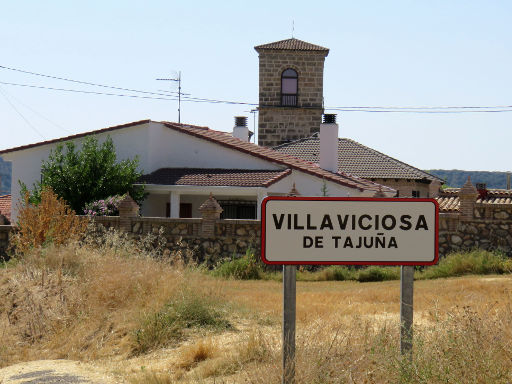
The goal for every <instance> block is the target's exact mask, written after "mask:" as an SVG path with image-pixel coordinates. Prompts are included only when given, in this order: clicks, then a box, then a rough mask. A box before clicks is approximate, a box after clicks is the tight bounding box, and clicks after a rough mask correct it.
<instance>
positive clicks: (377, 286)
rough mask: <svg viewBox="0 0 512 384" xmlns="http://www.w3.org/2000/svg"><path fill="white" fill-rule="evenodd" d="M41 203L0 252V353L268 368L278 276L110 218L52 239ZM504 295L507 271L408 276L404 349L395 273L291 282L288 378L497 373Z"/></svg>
mask: <svg viewBox="0 0 512 384" xmlns="http://www.w3.org/2000/svg"><path fill="white" fill-rule="evenodd" d="M43 206H44V205H43ZM49 206H51V204H50V205H49ZM57 208H58V207H57ZM34 209H36V208H35V207H34ZM54 211H58V212H60V211H62V210H61V209H60V208H58V209H54ZM32 214H33V212H29V215H28V216H27V217H29V218H30V217H35V216H31V215H32ZM47 214H49V215H51V216H52V215H53V214H52V213H51V212H50V213H47ZM62 216H64V217H63V218H62V219H63V220H65V219H66V217H67V214H66V213H64V214H63V215H62ZM52 217H53V218H55V219H57V221H56V222H55V223H56V224H55V225H53V226H52V227H51V228H53V229H52V231H49V232H46V233H43V234H41V232H40V231H32V230H30V231H26V232H25V233H27V234H30V235H27V236H25V237H24V238H22V239H20V240H21V241H23V243H22V244H25V245H26V248H25V249H26V250H27V251H26V252H24V253H23V254H18V258H17V259H16V260H14V262H10V263H9V264H8V265H5V264H4V265H0V266H1V268H0V297H1V298H2V299H1V300H0V367H5V366H9V365H12V364H15V363H19V362H23V361H32V360H40V359H69V360H77V361H82V362H87V363H88V364H92V365H93V366H94V367H96V368H95V369H96V370H97V371H98V372H103V373H104V374H105V375H106V376H108V377H111V376H114V377H116V378H117V381H119V382H128V383H134V384H159V383H264V384H267V383H276V384H277V383H279V382H280V381H281V369H280V366H281V356H280V337H281V321H280V316H281V311H282V307H281V300H282V285H281V283H280V282H278V281H263V280H256V281H240V280H230V279H226V278H219V277H217V278H215V277H212V276H211V275H209V274H205V273H204V271H201V270H200V268H194V267H184V266H183V265H182V263H180V255H172V257H164V256H160V257H155V255H154V254H152V255H151V254H148V253H147V252H145V251H144V249H145V246H144V244H146V243H148V242H151V239H148V242H143V243H142V244H140V243H139V244H134V243H132V242H130V241H128V240H127V239H126V238H125V237H124V236H122V235H120V234H118V233H115V232H109V233H106V234H104V235H103V236H102V237H94V238H92V237H89V238H86V239H85V240H83V239H82V241H81V242H80V243H79V242H77V241H74V242H71V243H68V244H67V245H61V246H58V245H56V244H55V243H56V241H53V240H54V239H56V238H57V237H55V236H56V233H55V230H56V228H62V229H63V230H66V227H65V226H63V225H61V224H62V221H59V220H58V217H56V216H55V215H53V216H52ZM33 221H34V220H33ZM36 222H37V220H35V221H34V223H33V227H37V223H36ZM59 238H60V237H59ZM38 239H39V240H41V239H42V240H41V241H40V242H38V241H39V240H38ZM98 239H99V240H100V241H96V240H98ZM36 240H37V241H36ZM93 240H95V241H93ZM40 244H43V245H44V246H43V247H42V248H41V247H39V246H38V245H40ZM454 260H455V259H454ZM459 261H460V257H459ZM511 296H512V277H511V275H502V276H486V277H478V276H469V277H459V278H449V279H437V280H421V281H417V282H415V297H414V300H415V305H414V306H415V321H414V327H415V334H414V356H413V361H412V363H410V362H409V361H408V360H402V359H401V358H400V354H399V350H398V334H399V316H398V313H399V281H386V282H380V283H360V282H356V281H330V282H326V281H324V282H315V281H303V282H299V283H298V285H297V321H298V322H297V383H307V384H309V383H489V384H491V383H492V384H496V383H510V382H512V309H511V299H512V297H511Z"/></svg>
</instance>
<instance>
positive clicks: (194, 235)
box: [94, 216, 261, 265]
mask: <svg viewBox="0 0 512 384" xmlns="http://www.w3.org/2000/svg"><path fill="white" fill-rule="evenodd" d="M94 222H95V223H96V224H98V225H102V226H103V227H105V228H106V229H108V228H114V229H119V224H120V219H119V217H108V216H104V217H96V218H94ZM203 225H204V220H203V219H169V218H160V217H131V218H130V222H129V230H128V231H126V232H127V233H128V234H129V236H130V237H131V238H134V239H137V240H140V239H143V238H145V237H148V235H150V236H151V237H152V238H153V240H152V241H154V242H160V243H162V241H163V242H164V244H165V248H166V249H167V250H169V252H171V253H176V252H179V253H180V254H181V256H182V257H183V258H184V259H185V260H190V259H192V260H194V261H195V262H197V263H203V262H206V263H207V264H208V265H214V264H215V263H217V262H218V261H219V260H223V259H228V258H232V257H233V256H235V257H240V256H243V255H245V253H246V252H247V250H249V249H251V250H253V251H255V252H257V254H259V252H260V235H261V230H260V225H261V224H260V221H259V220H232V219H224V220H220V219H216V220H215V222H214V225H213V228H214V234H205V233H203V231H202V227H203Z"/></svg>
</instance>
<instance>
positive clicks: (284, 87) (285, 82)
mask: <svg viewBox="0 0 512 384" xmlns="http://www.w3.org/2000/svg"><path fill="white" fill-rule="evenodd" d="M298 78H299V76H298V75H297V72H296V71H295V70H294V69H291V68H289V69H286V70H284V71H283V74H282V75H281V105H283V106H291V107H295V106H297V90H298Z"/></svg>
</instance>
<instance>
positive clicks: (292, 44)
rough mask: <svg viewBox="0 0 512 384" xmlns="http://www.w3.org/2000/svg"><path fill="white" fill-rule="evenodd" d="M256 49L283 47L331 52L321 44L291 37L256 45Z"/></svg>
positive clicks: (285, 48)
mask: <svg viewBox="0 0 512 384" xmlns="http://www.w3.org/2000/svg"><path fill="white" fill-rule="evenodd" d="M254 49H255V50H256V51H260V50H267V49H276V50H279V49H283V50H290V51H323V52H329V48H325V47H321V46H319V45H315V44H311V43H308V42H306V41H302V40H299V39H295V38H291V39H286V40H280V41H276V42H273V43H268V44H262V45H257V46H255V47H254Z"/></svg>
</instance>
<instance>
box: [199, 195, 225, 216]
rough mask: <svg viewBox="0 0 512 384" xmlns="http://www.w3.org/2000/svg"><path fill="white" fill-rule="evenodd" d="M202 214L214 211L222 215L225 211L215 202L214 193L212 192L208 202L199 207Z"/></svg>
mask: <svg viewBox="0 0 512 384" xmlns="http://www.w3.org/2000/svg"><path fill="white" fill-rule="evenodd" d="M199 211H200V212H208V211H213V212H216V213H221V212H222V211H223V209H222V207H221V206H220V204H219V203H218V202H217V200H215V197H213V195H212V193H211V192H210V197H209V198H208V200H206V201H205V202H204V203H203V204H201V206H200V207H199Z"/></svg>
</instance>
